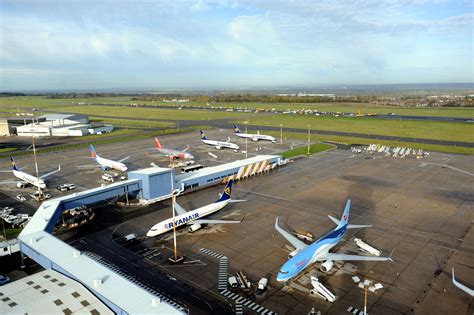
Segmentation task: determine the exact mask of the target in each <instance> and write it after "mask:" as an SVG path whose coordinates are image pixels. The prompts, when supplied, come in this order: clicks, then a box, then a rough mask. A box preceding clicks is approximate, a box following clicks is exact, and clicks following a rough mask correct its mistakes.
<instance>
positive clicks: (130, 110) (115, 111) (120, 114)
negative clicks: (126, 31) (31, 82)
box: [54, 106, 255, 121]
mask: <svg viewBox="0 0 474 315" xmlns="http://www.w3.org/2000/svg"><path fill="white" fill-rule="evenodd" d="M54 110H57V111H58V112H68V113H77V114H87V115H91V116H94V115H106V116H113V119H120V118H124V117H131V118H145V119H146V118H152V119H169V120H203V121H205V120H211V119H225V118H234V119H246V118H247V117H254V115H255V114H248V113H245V114H242V113H235V112H233V113H227V112H218V111H204V110H190V109H188V110H186V109H183V110H178V109H162V108H156V109H155V108H143V107H121V106H117V107H107V106H60V107H55V108H54Z"/></svg>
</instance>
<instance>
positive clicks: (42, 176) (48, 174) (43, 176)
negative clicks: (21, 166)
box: [40, 165, 61, 179]
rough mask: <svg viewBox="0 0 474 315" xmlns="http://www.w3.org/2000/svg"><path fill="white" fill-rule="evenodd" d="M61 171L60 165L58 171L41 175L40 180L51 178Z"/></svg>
mask: <svg viewBox="0 0 474 315" xmlns="http://www.w3.org/2000/svg"><path fill="white" fill-rule="evenodd" d="M60 170H61V165H58V169H57V170H55V171H52V172H49V173H46V174H44V175H41V176H40V178H41V179H45V178H46V177H49V176H51V175H53V174H54V173H57V172H59V171H60Z"/></svg>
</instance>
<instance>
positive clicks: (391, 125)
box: [239, 115, 474, 142]
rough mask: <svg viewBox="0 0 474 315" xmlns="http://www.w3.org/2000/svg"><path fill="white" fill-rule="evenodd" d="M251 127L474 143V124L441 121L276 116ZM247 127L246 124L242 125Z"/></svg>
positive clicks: (258, 119)
mask: <svg viewBox="0 0 474 315" xmlns="http://www.w3.org/2000/svg"><path fill="white" fill-rule="evenodd" d="M248 121H249V124H250V125H262V126H275V127H279V126H280V124H282V125H283V128H288V127H292V128H302V129H306V128H307V125H311V129H314V130H327V131H341V132H351V133H360V134H370V135H386V136H399V137H408V138H422V139H436V140H449V141H463V142H473V141H474V124H472V123H455V122H439V121H415V120H403V121H399V120H391V119H375V118H364V117H352V118H351V117H331V116H319V117H318V116H303V115H301V116H300V115H273V116H266V117H258V118H257V119H251V120H248ZM239 123H243V121H239Z"/></svg>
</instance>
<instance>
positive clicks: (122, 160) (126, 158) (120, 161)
mask: <svg viewBox="0 0 474 315" xmlns="http://www.w3.org/2000/svg"><path fill="white" fill-rule="evenodd" d="M129 158H130V157H129V156H127V157H125V158H123V159H121V160H118V161H117V162H119V163H122V162H124V161H125V160H128V159H129Z"/></svg>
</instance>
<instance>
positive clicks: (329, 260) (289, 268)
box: [275, 199, 392, 282]
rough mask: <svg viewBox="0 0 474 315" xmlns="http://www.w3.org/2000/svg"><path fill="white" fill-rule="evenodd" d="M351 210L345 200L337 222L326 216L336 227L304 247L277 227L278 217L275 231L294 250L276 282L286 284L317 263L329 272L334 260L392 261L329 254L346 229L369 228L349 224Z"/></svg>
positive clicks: (349, 201)
mask: <svg viewBox="0 0 474 315" xmlns="http://www.w3.org/2000/svg"><path fill="white" fill-rule="evenodd" d="M350 208H351V200H350V199H349V200H347V203H346V208H345V209H344V213H343V214H342V218H341V220H340V221H339V220H338V219H336V218H333V217H332V216H330V215H329V216H328V217H329V218H330V219H331V220H332V221H333V222H334V223H335V224H337V227H336V228H335V229H333V230H331V231H330V232H328V233H327V234H326V235H324V236H322V237H321V238H320V239H318V240H317V241H315V242H314V243H312V244H310V245H306V244H305V243H303V242H302V241H300V240H299V239H297V238H296V237H294V236H293V235H291V234H290V233H288V232H287V231H285V230H283V229H282V228H280V226H279V225H278V217H277V218H276V222H275V229H276V230H277V231H278V232H279V233H280V234H281V235H282V236H283V237H284V238H286V240H287V241H288V242H290V243H291V245H293V246H294V247H295V248H296V249H295V250H294V251H292V252H291V253H290V254H289V260H288V261H287V262H286V263H285V264H284V265H283V266H282V267H281V269H280V271H279V272H278V275H277V281H279V282H286V281H288V280H290V279H291V278H294V277H296V276H297V275H299V274H300V273H301V272H302V271H303V270H304V269H306V267H308V266H310V265H312V264H313V263H315V262H317V261H319V262H323V263H322V264H321V267H320V269H321V271H323V272H329V271H330V270H331V269H332V267H333V266H334V262H333V261H334V260H376V261H387V260H390V261H392V258H390V257H374V256H359V255H346V254H333V253H329V251H330V250H331V248H333V247H334V246H336V245H337V244H338V243H339V242H340V241H341V240H342V238H343V236H344V233H345V232H346V229H357V228H365V227H371V225H353V224H348V223H349V211H350Z"/></svg>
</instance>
